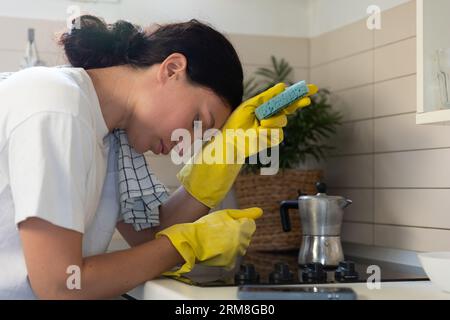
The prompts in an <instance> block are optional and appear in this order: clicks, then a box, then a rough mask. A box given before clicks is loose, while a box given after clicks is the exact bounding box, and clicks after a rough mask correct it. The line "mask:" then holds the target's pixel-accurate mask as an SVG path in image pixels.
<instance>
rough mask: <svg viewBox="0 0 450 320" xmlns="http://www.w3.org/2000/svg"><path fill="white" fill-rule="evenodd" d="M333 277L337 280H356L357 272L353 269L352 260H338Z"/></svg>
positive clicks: (357, 277)
mask: <svg viewBox="0 0 450 320" xmlns="http://www.w3.org/2000/svg"><path fill="white" fill-rule="evenodd" d="M334 278H335V279H336V281H339V282H347V281H356V280H358V279H359V274H358V272H356V270H355V263H354V262H353V261H342V262H339V266H338V268H337V270H336V272H335V273H334Z"/></svg>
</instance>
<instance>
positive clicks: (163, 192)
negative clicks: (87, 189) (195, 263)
mask: <svg viewBox="0 0 450 320" xmlns="http://www.w3.org/2000/svg"><path fill="white" fill-rule="evenodd" d="M113 135H114V137H115V142H116V143H115V151H116V152H117V153H118V157H117V158H118V169H119V199H120V214H121V216H122V217H123V220H124V221H125V222H126V223H132V224H133V226H134V229H135V230H137V231H139V230H143V229H147V228H150V227H153V226H158V225H159V206H160V205H161V204H162V203H163V202H164V201H166V200H167V198H168V197H169V190H168V189H167V188H166V187H165V186H164V185H163V184H162V183H161V182H160V181H159V180H158V178H156V176H155V175H154V174H153V172H152V171H151V170H150V168H149V167H148V165H147V161H146V160H145V157H144V155H142V154H139V153H137V152H136V151H135V150H134V149H133V148H132V147H131V146H130V145H129V143H128V137H127V134H126V132H125V131H124V130H122V129H116V130H114V131H113Z"/></svg>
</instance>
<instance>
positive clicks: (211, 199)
mask: <svg viewBox="0 0 450 320" xmlns="http://www.w3.org/2000/svg"><path fill="white" fill-rule="evenodd" d="M308 87H309V93H308V96H306V97H304V98H301V99H298V100H296V101H294V102H293V103H292V104H291V105H289V107H287V108H286V109H284V110H283V111H282V112H280V113H278V114H277V115H275V116H273V117H271V118H269V119H266V120H262V121H261V122H260V121H259V120H258V118H256V115H255V110H256V109H257V108H258V107H259V106H260V105H262V104H263V103H265V102H267V101H268V100H270V99H272V98H273V97H275V96H277V95H278V94H280V93H281V92H283V91H284V90H285V89H286V85H285V84H284V83H279V84H277V85H275V86H273V87H272V88H270V89H268V90H266V91H264V92H263V93H261V94H259V95H257V96H255V97H253V98H251V99H249V100H247V101H245V102H243V103H242V104H241V105H240V106H239V107H238V108H237V109H236V110H235V111H234V112H233V113H232V114H231V116H230V117H229V118H228V120H227V122H226V123H225V125H224V126H223V128H222V130H221V133H220V135H219V138H218V137H217V136H216V137H215V138H214V139H213V140H212V141H210V142H208V143H207V144H206V145H205V146H204V147H203V149H202V151H201V152H199V153H198V154H197V155H196V156H194V158H193V159H191V161H190V162H189V163H187V164H186V165H185V166H184V167H183V168H182V169H181V171H180V172H179V173H178V174H177V177H178V180H180V182H181V184H182V185H183V186H184V188H185V189H186V190H187V191H188V192H189V193H190V194H191V195H192V196H193V197H194V198H196V199H197V200H198V201H200V202H202V203H203V204H205V205H206V206H208V207H209V208H214V207H215V206H217V205H218V204H219V203H220V202H221V201H222V200H223V198H224V197H225V196H226V194H227V193H228V191H229V190H230V188H231V187H232V185H233V183H234V180H235V179H236V177H237V175H238V173H239V171H240V169H241V167H242V165H243V161H235V162H234V163H233V164H230V163H227V161H225V159H227V152H228V150H233V154H234V155H239V158H240V159H242V160H243V159H245V158H248V157H249V156H252V155H255V154H257V153H259V152H261V151H263V150H265V149H267V148H270V147H273V146H276V145H278V144H280V143H281V141H283V129H282V128H283V127H285V126H286V125H287V115H288V114H291V113H294V112H295V111H297V109H300V108H304V107H307V106H309V105H310V104H311V100H310V98H309V96H311V95H313V94H315V93H317V91H318V88H317V87H316V86H315V85H308ZM228 129H231V130H236V129H242V130H244V131H246V130H249V129H250V130H251V129H254V130H255V132H256V134H255V135H247V136H246V137H247V138H246V143H245V146H244V147H243V146H242V145H240V144H238V143H236V141H235V140H234V139H226V132H227V130H228ZM263 129H264V130H266V132H268V133H269V134H268V135H267V137H266V138H264V136H263V137H262V138H261V136H260V135H259V133H260V132H261V131H262V130H263ZM263 140H264V141H263ZM227 148H228V149H227ZM216 150H222V151H221V153H222V155H221V156H220V157H219V158H221V159H223V161H221V163H211V162H209V163H207V162H205V161H203V159H205V158H207V157H209V158H210V159H211V157H210V155H211V154H213V155H215V154H216V153H215V151H216ZM229 153H230V152H228V154H229ZM237 157H238V156H234V158H236V159H237Z"/></svg>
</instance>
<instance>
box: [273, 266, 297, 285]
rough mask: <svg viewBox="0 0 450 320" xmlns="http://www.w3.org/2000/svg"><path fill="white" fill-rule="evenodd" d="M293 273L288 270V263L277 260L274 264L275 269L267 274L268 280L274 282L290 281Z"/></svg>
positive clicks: (292, 278)
mask: <svg viewBox="0 0 450 320" xmlns="http://www.w3.org/2000/svg"><path fill="white" fill-rule="evenodd" d="M293 280H294V274H293V273H292V272H291V271H290V270H289V265H288V264H286V263H282V262H278V263H276V264H275V270H274V271H273V272H271V273H270V275H269V282H270V283H274V284H283V283H292V281H293Z"/></svg>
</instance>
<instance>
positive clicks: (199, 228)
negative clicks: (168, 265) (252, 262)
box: [156, 208, 262, 276]
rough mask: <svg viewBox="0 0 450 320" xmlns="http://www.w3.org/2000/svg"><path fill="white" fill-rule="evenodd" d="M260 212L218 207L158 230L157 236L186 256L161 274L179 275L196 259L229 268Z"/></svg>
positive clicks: (240, 253) (244, 248) (245, 244)
mask: <svg viewBox="0 0 450 320" xmlns="http://www.w3.org/2000/svg"><path fill="white" fill-rule="evenodd" d="M261 215H262V210H261V209H260V208H250V209H244V210H235V209H228V210H221V211H217V212H213V213H210V214H208V215H206V216H204V217H202V218H200V219H199V220H197V221H195V222H193V223H182V224H176V225H173V226H171V227H169V228H167V229H164V230H162V231H160V232H158V233H157V234H156V238H158V237H161V236H166V237H168V238H169V240H170V242H171V243H172V245H173V246H174V247H175V249H176V250H177V251H178V252H179V253H180V255H181V256H182V257H183V258H184V260H185V263H184V264H183V266H181V268H179V269H177V270H172V271H168V272H165V273H163V275H167V276H180V275H182V274H184V273H187V272H189V271H191V270H192V268H193V267H194V265H195V263H197V262H198V263H201V264H203V265H207V266H214V267H224V268H226V269H232V268H233V267H234V265H235V262H236V258H237V257H238V256H243V255H244V254H245V252H246V251H247V248H248V246H249V244H250V241H251V237H252V235H253V233H254V232H255V230H256V225H255V221H254V220H255V219H257V218H259V217H260V216H261Z"/></svg>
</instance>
